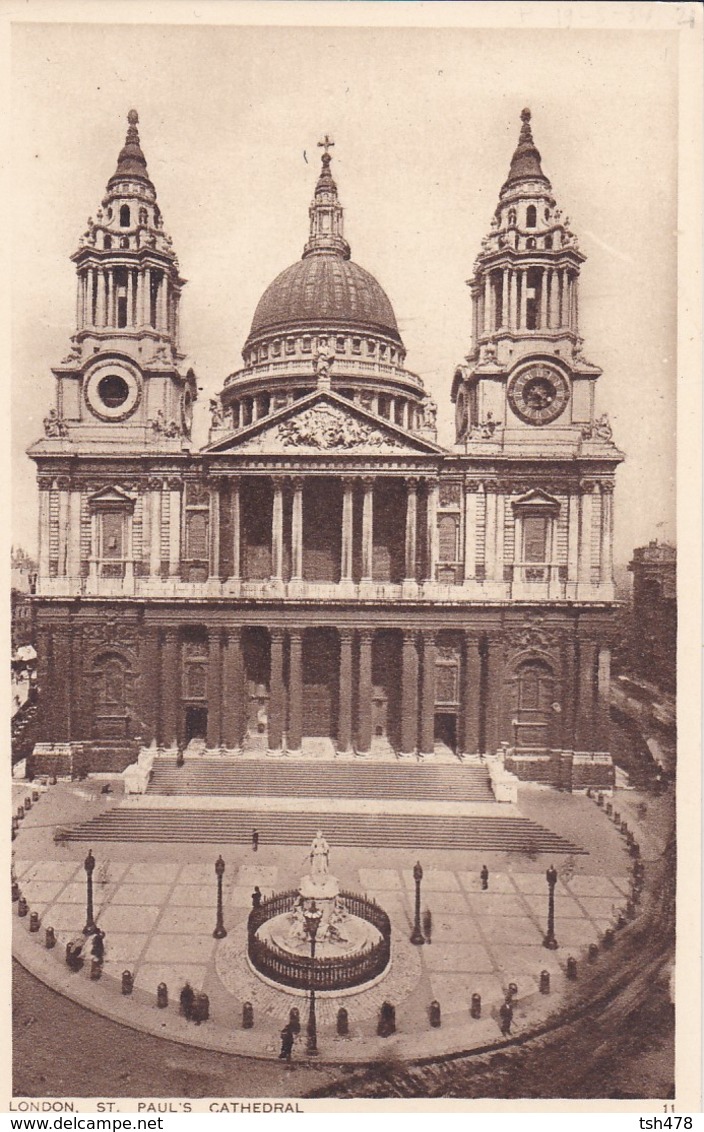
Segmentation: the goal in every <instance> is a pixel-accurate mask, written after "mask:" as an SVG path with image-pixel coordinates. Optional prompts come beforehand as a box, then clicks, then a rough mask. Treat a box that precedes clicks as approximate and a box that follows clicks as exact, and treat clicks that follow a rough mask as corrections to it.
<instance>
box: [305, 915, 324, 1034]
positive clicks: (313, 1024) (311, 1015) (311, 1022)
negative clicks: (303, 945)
mask: <svg viewBox="0 0 704 1132" xmlns="http://www.w3.org/2000/svg"><path fill="white" fill-rule="evenodd" d="M303 915H304V916H305V920H306V930H307V932H308V935H309V936H310V1005H309V1009H308V1031H307V1033H306V1053H307V1054H308V1057H317V1056H318V1024H317V1021H316V1017H315V979H314V975H315V938H316V936H317V934H318V928H319V927H320V920H321V918H322V915H323V913H322V909H320V910H319V909H318V908H316V906H315V901H313V903H312V904H311V906H310V908H307V909H305V911H304V913H303Z"/></svg>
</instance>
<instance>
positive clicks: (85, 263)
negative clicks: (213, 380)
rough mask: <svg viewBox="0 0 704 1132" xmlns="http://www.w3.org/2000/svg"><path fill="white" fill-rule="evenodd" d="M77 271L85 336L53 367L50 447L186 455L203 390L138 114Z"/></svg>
mask: <svg viewBox="0 0 704 1132" xmlns="http://www.w3.org/2000/svg"><path fill="white" fill-rule="evenodd" d="M127 120H128V129H127V137H126V139H125V144H124V146H123V148H122V150H121V151H120V154H119V157H118V159H117V167H116V169H115V172H114V173H113V175H112V177H111V178H110V180H109V181H108V183H107V189H106V192H105V196H104V197H103V200H102V203H101V206H100V208H99V209H98V211H97V212H96V214H95V219H93V217H90V218H89V219H88V225H87V228H86V231H85V233H84V234H83V236H82V237H81V239H80V241H79V247H78V249H77V251H76V252H74V254H73V255H72V257H71V258H72V260H73V262H74V263H75V265H76V329H75V333H74V334H73V336H72V338H71V349H70V351H69V353H68V355H67V357H65V358H64V359H63V361H62V362H61V363H60V365H58V366H57V367H56V368H54V370H53V373H54V375H55V377H56V379H57V384H56V405H55V408H53V409H51V410H50V412H49V415H48V416H47V418H46V420H45V434H46V440H47V441H48V442H51V441H60V442H61V446H62V447H64V446H66V445H77V446H79V448H80V447H82V446H84V445H87V446H88V448H89V449H90V450H95V448H96V446H97V448H99V449H100V450H102V449H104V448H105V447H106V446H107V447H109V448H111V449H112V448H113V446H117V447H119V448H120V449H123V450H124V448H125V447H128V448H129V449H131V450H134V449H135V448H139V449H144V448H147V449H148V450H153V449H154V448H162V449H163V448H165V449H167V450H177V451H178V450H180V449H181V448H182V447H184V446H186V447H188V445H189V441H190V431H191V419H192V406H193V402H194V401H195V399H196V395H197V389H196V382H195V377H194V375H193V372H192V370H189V371H188V372H187V373H185V374H184V373H183V372H182V365H183V362H184V355H183V354H181V353H179V342H178V339H179V302H180V298H181V289H182V287H183V286H184V284H185V282H186V280H185V279H182V278H181V275H180V273H179V265H178V259H177V258H176V254H175V252H174V250H173V246H172V241H171V237H170V236H168V235H167V234H166V232H165V231H164V227H163V220H162V216H161V212H160V209H159V205H158V203H157V194H156V190H155V188H154V185H153V184H152V181H151V179H150V177H149V174H148V172H147V163H146V159H145V157H144V154H143V152H142V148H141V144H140V139H139V133H138V129H137V126H138V121H139V116H138V114H137V111H136V110H130V112H129V114H128V115H127Z"/></svg>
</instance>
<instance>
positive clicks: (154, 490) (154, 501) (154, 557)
mask: <svg viewBox="0 0 704 1132" xmlns="http://www.w3.org/2000/svg"><path fill="white" fill-rule="evenodd" d="M161 497H162V483H161V480H157V479H152V480H149V501H150V507H149V510H150V522H149V573H150V574H151V576H152V577H154V578H156V577H159V575H160V574H161Z"/></svg>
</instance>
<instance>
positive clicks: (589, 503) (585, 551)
mask: <svg viewBox="0 0 704 1132" xmlns="http://www.w3.org/2000/svg"><path fill="white" fill-rule="evenodd" d="M580 491H581V496H580V500H581V508H580V524H579V581H580V583H581V584H582V585H587V586H588V585H589V584H590V583H591V576H592V521H593V515H592V511H593V491H594V484H593V483H590V482H589V481H585V482H583V483H582V484H580Z"/></svg>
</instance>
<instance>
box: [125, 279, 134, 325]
mask: <svg viewBox="0 0 704 1132" xmlns="http://www.w3.org/2000/svg"><path fill="white" fill-rule="evenodd" d="M134 324H135V317H134V272H133V271H132V270H129V271H128V272H127V325H128V326H134Z"/></svg>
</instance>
